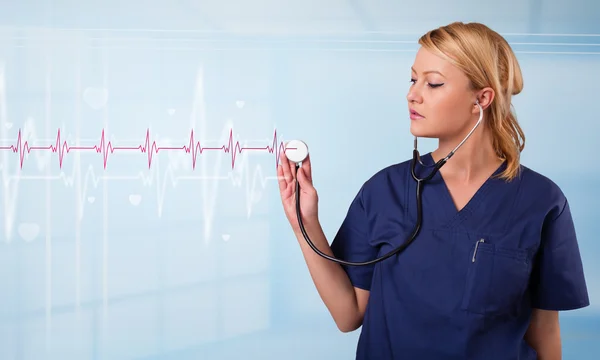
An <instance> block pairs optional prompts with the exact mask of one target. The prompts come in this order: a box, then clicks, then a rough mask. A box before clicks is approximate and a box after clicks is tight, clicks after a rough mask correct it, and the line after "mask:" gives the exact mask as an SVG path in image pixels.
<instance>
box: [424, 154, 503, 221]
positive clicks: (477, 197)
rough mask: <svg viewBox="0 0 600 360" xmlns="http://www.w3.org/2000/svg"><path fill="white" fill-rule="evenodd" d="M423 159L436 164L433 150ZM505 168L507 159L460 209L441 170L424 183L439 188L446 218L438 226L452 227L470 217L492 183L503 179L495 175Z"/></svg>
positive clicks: (438, 196)
mask: <svg viewBox="0 0 600 360" xmlns="http://www.w3.org/2000/svg"><path fill="white" fill-rule="evenodd" d="M421 160H422V162H423V164H425V165H426V166H428V165H433V164H435V162H434V160H433V156H432V154H431V152H429V153H427V154H425V155H423V156H421ZM505 168H506V161H503V162H502V164H500V166H499V167H498V168H497V169H496V170H495V171H494V173H493V174H492V175H490V176H489V177H488V178H487V179H486V181H485V182H484V183H483V184H482V185H481V186H480V187H479V188H478V189H477V191H476V192H475V194H473V196H472V197H471V199H470V200H469V201H468V202H467V204H466V205H465V206H464V207H463V208H462V209H460V210H458V209H457V208H456V205H455V204H454V201H453V200H452V195H451V194H450V190H449V189H448V185H447V184H446V181H445V180H444V178H443V176H442V174H441V172H440V171H438V172H437V173H436V174H435V175H434V176H433V178H432V179H431V180H430V181H429V182H426V183H425V184H423V186H424V187H427V186H428V185H434V184H435V185H436V186H435V187H436V188H437V191H436V197H437V198H438V203H439V205H440V207H441V208H442V211H443V212H444V216H443V218H444V219H443V220H442V222H441V223H439V224H438V225H437V226H436V228H437V227H439V226H440V225H441V227H442V228H445V229H450V228H453V227H455V226H457V225H458V224H460V223H462V222H463V221H465V220H467V219H469V218H470V217H471V216H472V215H473V213H474V212H475V211H476V210H477V207H478V206H479V205H480V203H481V202H482V201H483V200H484V199H485V197H486V194H487V193H488V192H489V191H490V189H491V188H492V187H491V185H492V184H494V183H495V182H496V181H501V180H499V179H497V178H496V177H495V176H497V175H498V174H499V173H500V172H502V171H503V170H504V169H505ZM427 170H429V169H426V170H425V171H427ZM429 183H431V184H429Z"/></svg>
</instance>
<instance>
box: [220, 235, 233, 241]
mask: <svg viewBox="0 0 600 360" xmlns="http://www.w3.org/2000/svg"><path fill="white" fill-rule="evenodd" d="M221 238H223V241H229V239H230V238H231V235H229V234H223V235H221Z"/></svg>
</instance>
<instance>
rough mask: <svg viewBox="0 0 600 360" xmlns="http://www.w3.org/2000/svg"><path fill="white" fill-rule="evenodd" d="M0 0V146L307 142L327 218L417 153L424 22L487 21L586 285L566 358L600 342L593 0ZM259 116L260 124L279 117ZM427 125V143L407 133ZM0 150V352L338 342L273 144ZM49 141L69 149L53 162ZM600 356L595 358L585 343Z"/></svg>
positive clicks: (174, 353)
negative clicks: (500, 43)
mask: <svg viewBox="0 0 600 360" xmlns="http://www.w3.org/2000/svg"><path fill="white" fill-rule="evenodd" d="M416 4H417V2H414V1H411V2H408V1H391V0H377V1H375V0H327V1H315V0H303V1H275V0H261V1H243V0H237V1H218V0H212V1H191V0H177V1H164V0H163V1H158V0H149V1H116V0H109V1H101V2H98V1H89V0H80V1H77V2H75V1H67V0H60V1H59V0H55V1H52V0H48V1H33V0H21V1H9V0H3V1H2V4H1V6H0V8H1V9H2V11H0V65H1V67H0V141H1V143H0V146H10V145H16V144H17V137H18V132H19V129H21V131H22V134H23V135H22V136H23V140H27V141H28V144H29V145H30V146H48V145H55V143H56V141H57V131H58V129H60V131H61V141H63V142H64V141H66V142H67V143H68V145H69V146H71V147H73V146H78V145H79V146H93V145H98V144H100V141H101V136H102V131H103V130H104V131H105V134H106V141H111V144H112V145H113V146H117V147H118V146H124V147H137V146H139V145H143V144H145V138H146V132H147V130H149V131H150V141H151V142H152V141H155V142H156V144H157V145H158V146H169V144H171V146H174V147H181V146H183V145H187V144H188V143H189V141H190V132H191V130H192V129H193V130H194V136H195V138H196V139H197V140H199V141H201V144H202V145H203V146H212V147H220V146H222V145H225V144H227V143H228V135H229V131H230V129H231V128H232V129H233V134H234V140H235V141H239V142H240V144H241V145H244V146H255V147H266V146H270V145H272V144H273V143H274V142H275V144H278V143H280V142H282V141H286V140H289V139H293V138H300V139H303V140H305V141H306V142H307V143H308V144H309V147H310V150H311V154H312V161H313V172H314V182H315V184H316V187H317V189H318V191H319V195H320V214H321V221H322V224H323V226H324V229H325V232H326V234H327V235H328V237H329V238H330V239H331V237H332V236H333V235H334V233H335V231H336V230H337V227H338V226H339V224H340V223H341V221H342V219H343V216H344V215H345V212H346V210H347V207H348V205H349V203H350V201H351V199H352V198H353V196H354V195H355V194H356V191H357V190H358V188H359V187H360V185H362V183H363V182H364V180H366V179H367V178H368V177H370V176H371V175H372V174H373V173H374V172H376V171H377V170H379V169H380V168H382V167H384V166H387V165H389V164H391V163H395V162H398V161H402V160H405V159H408V158H409V157H410V156H411V147H412V137H411V135H410V133H409V128H408V127H409V120H408V116H407V106H406V99H405V95H406V92H407V90H408V86H409V79H410V65H411V64H412V61H413V57H414V55H415V51H416V49H417V44H416V41H417V39H418V37H419V36H420V35H421V34H422V33H424V32H426V31H427V30H429V29H431V28H434V27H438V26H440V25H444V24H446V23H449V22H452V21H456V20H460V21H479V22H483V23H485V24H487V25H489V26H490V27H492V28H493V29H495V30H497V31H498V32H500V33H501V34H502V35H504V36H505V37H506V38H507V39H508V40H509V42H510V43H511V45H512V46H513V48H514V50H515V51H516V53H517V56H518V58H519V61H520V63H521V66H522V69H523V73H524V77H525V88H524V91H523V93H522V94H521V95H519V96H517V97H516V98H515V99H514V105H515V108H516V111H517V115H518V118H519V120H520V122H521V124H522V126H523V128H524V130H525V133H526V136H527V143H526V149H525V152H524V153H523V162H524V164H525V165H527V166H529V167H531V168H533V169H534V170H537V171H539V172H542V173H543V174H545V175H547V176H549V177H550V178H552V179H553V180H554V181H555V182H557V183H558V184H559V185H560V186H561V187H562V189H563V190H564V192H565V193H566V195H567V197H568V198H569V200H570V203H571V207H572V211H573V214H574V218H575V222H576V228H577V232H578V235H579V239H580V246H581V252H582V257H583V261H584V266H585V271H586V276H587V280H588V286H589V294H590V298H591V302H592V305H591V306H590V307H588V308H586V309H583V310H578V311H572V312H567V313H563V314H562V315H561V324H562V328H563V346H564V359H577V360H584V359H594V358H597V354H598V353H600V345H599V344H600V341H599V340H600V306H599V303H600V302H599V300H600V282H599V281H600V265H599V263H598V261H595V260H596V258H597V257H598V256H599V255H600V241H598V233H600V222H599V221H598V215H597V214H594V211H596V209H597V204H598V199H600V186H599V185H600V167H599V166H598V162H597V160H596V153H597V150H596V148H597V145H598V133H599V131H600V122H598V113H599V112H600V102H599V101H598V87H597V84H598V83H600V22H598V14H600V5H599V3H598V2H596V1H592V0H586V1H574V2H571V4H568V2H567V1H562V2H560V1H554V0H529V1H517V0H506V1H502V2H496V1H487V2H482V1H474V0H469V1H462V2H460V3H458V2H453V3H449V2H445V1H440V0H435V1H428V2H424V3H423V5H416ZM275 131H276V132H277V133H276V135H277V137H276V138H275V137H274V133H275ZM435 145H436V144H435V143H434V142H433V141H420V148H421V152H422V153H425V152H427V151H430V150H433V149H434V147H435ZM104 156H105V154H103V153H97V152H95V151H93V150H80V151H77V149H72V150H71V151H70V152H69V153H64V154H62V155H60V156H59V153H58V152H54V153H53V152H51V151H48V150H32V151H31V152H30V153H29V154H28V155H27V156H25V158H24V159H23V165H22V168H21V166H20V164H19V163H20V156H19V153H13V152H11V151H7V150H2V151H0V175H1V177H2V185H3V186H2V187H0V199H1V203H0V215H1V216H0V238H1V239H2V242H1V243H0V289H1V293H0V358H2V359H36V360H38V359H61V360H67V359H142V358H144V359H154V358H175V359H237V358H242V357H243V358H245V359H352V358H353V354H354V351H355V346H356V341H357V337H358V334H359V332H358V331H356V332H353V333H350V334H342V333H340V332H339V331H338V330H337V328H336V327H335V325H334V323H333V321H332V320H331V318H330V316H329V314H328V312H327V310H326V308H325V306H324V305H323V304H322V302H321V300H320V298H319V296H318V294H317V292H316V290H315V288H314V286H313V284H312V281H311V279H310V276H309V274H308V271H307V268H306V265H305V263H304V259H303V258H302V255H301V253H300V249H299V245H298V243H297V241H296V239H295V238H294V237H293V235H292V233H291V231H290V229H289V225H288V223H287V222H286V220H285V216H284V215H283V212H282V209H281V205H280V202H279V193H278V189H277V184H276V181H275V176H276V173H275V161H276V155H275V153H271V152H269V151H266V150H263V151H260V150H255V151H247V152H243V153H242V154H237V157H236V158H235V166H234V167H233V169H232V166H231V163H232V154H231V153H226V152H224V151H217V150H211V151H209V150H206V151H205V152H203V153H202V154H198V155H197V158H196V159H195V164H196V166H195V168H192V164H193V160H194V159H193V157H192V155H191V154H190V153H186V152H185V151H182V150H179V151H177V150H173V151H163V152H159V153H158V154H154V156H153V158H152V163H151V166H150V167H149V166H148V161H149V160H148V154H147V153H143V152H141V151H140V150H139V149H138V150H116V151H115V152H114V153H108V155H107V165H106V168H104V167H103V161H104ZM59 158H62V160H63V161H62V167H61V163H60V162H59ZM594 354H596V355H594Z"/></svg>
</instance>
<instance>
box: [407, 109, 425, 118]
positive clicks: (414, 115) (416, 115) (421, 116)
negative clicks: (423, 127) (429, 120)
mask: <svg viewBox="0 0 600 360" xmlns="http://www.w3.org/2000/svg"><path fill="white" fill-rule="evenodd" d="M410 118H411V120H418V119H423V118H424V116H423V115H421V114H419V113H418V112H416V111H415V110H413V109H410Z"/></svg>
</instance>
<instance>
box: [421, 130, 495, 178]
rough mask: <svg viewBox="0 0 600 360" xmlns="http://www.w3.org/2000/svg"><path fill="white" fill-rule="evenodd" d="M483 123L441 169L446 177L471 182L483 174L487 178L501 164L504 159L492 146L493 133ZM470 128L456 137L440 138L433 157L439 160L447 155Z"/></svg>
mask: <svg viewBox="0 0 600 360" xmlns="http://www.w3.org/2000/svg"><path fill="white" fill-rule="evenodd" d="M481 125H483V124H480V126H479V127H478V128H477V129H476V130H475V131H474V132H473V134H471V136H470V137H469V138H468V139H467V141H465V142H464V143H463V144H462V145H461V146H460V147H459V148H458V150H456V152H455V153H454V155H453V156H452V157H451V158H450V159H449V160H448V162H447V163H446V164H445V165H444V166H443V167H442V168H441V169H440V171H441V172H442V173H443V174H444V176H445V177H451V178H453V179H455V180H456V181H459V182H463V183H470V182H472V181H478V180H479V179H480V178H481V177H482V176H483V177H486V178H487V177H488V176H489V175H490V172H493V171H494V170H496V169H497V168H498V166H500V164H501V162H502V160H500V159H499V158H498V156H497V155H496V153H495V151H494V149H493V147H492V141H491V134H490V133H489V131H487V129H486V127H485V126H481ZM470 130H471V129H468V130H467V131H466V132H465V133H464V134H460V135H459V136H457V137H456V138H451V139H440V140H439V145H438V148H437V149H436V150H435V151H434V152H433V153H432V156H433V159H434V160H435V161H438V160H439V159H441V158H444V157H446V156H447V155H448V154H449V153H450V151H452V150H453V149H454V148H455V147H456V146H457V145H458V144H459V143H460V142H461V141H462V140H463V139H464V138H465V136H466V134H467V133H468V131H470Z"/></svg>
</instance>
